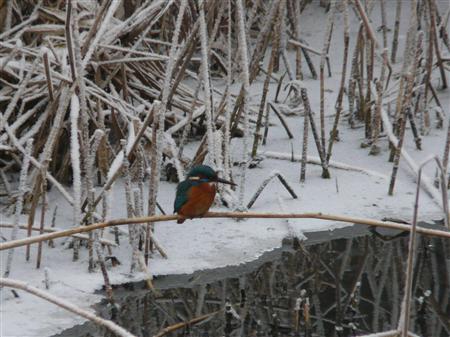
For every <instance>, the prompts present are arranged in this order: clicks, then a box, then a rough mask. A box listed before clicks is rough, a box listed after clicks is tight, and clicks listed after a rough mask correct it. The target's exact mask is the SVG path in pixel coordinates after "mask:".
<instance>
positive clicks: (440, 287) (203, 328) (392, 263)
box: [79, 236, 450, 337]
mask: <svg viewBox="0 0 450 337" xmlns="http://www.w3.org/2000/svg"><path fill="white" fill-rule="evenodd" d="M297 246H298V245H297ZM407 254H408V238H401V237H400V238H396V239H393V240H389V241H387V240H386V238H384V239H383V238H380V237H378V236H365V237H358V238H353V239H337V240H332V241H329V242H327V243H323V244H317V245H312V246H306V247H304V246H302V245H300V246H298V247H296V248H293V249H289V250H286V251H283V252H282V254H281V257H280V258H279V259H276V260H275V261H270V262H267V263H265V264H263V265H262V266H260V267H259V268H258V269H257V270H255V271H253V272H250V273H248V274H246V275H242V276H240V277H232V278H227V279H222V280H219V281H215V282H212V283H208V284H200V285H196V286H194V287H191V288H174V289H167V290H162V291H161V292H160V294H159V295H158V297H157V298H155V296H154V295H153V294H152V293H151V292H142V291H136V290H137V289H134V287H138V286H133V285H127V286H125V290H127V291H125V292H124V295H123V297H122V298H120V295H119V298H117V300H118V302H119V303H120V311H119V312H118V313H117V315H116V317H115V320H116V321H117V322H118V323H119V324H120V325H121V326H124V327H125V328H126V329H128V330H129V331H131V332H132V333H134V334H136V335H138V336H155V335H158V333H159V332H161V331H162V330H163V329H164V328H167V327H170V326H173V327H174V332H169V333H168V335H171V336H201V337H203V336H280V337H281V336H302V337H303V336H354V335H355V336H356V335H360V334H362V333H365V332H373V331H387V330H390V329H393V328H396V326H397V322H398V319H399V314H400V304H401V300H402V297H403V294H402V291H403V285H404V278H405V277H404V270H405V261H406V257H407ZM448 261H450V243H449V241H448V240H447V241H446V240H443V239H436V238H425V237H420V238H419V240H418V254H417V259H416V262H415V263H416V264H415V267H414V278H413V299H414V301H413V302H412V310H411V322H412V323H411V324H413V326H411V330H412V331H414V332H416V333H418V334H419V335H422V336H436V337H439V336H448V335H449V334H450V319H449V317H450V306H449V297H450V294H449V291H450V286H449V284H450V283H449V280H450V275H449V269H448V268H449V266H448ZM193 281H194V282H195V280H193ZM139 287H140V286H139ZM127 288H129V289H127ZM128 290H131V291H128ZM118 294H119V291H116V296H117V295H118ZM214 312H216V314H214V315H210V316H208V315H207V314H208V313H214ZM196 318H198V319H196ZM190 320H194V324H191V325H183V324H179V323H180V322H186V321H190ZM198 321H200V322H198ZM176 324H179V325H178V326H176V327H177V328H178V329H175V325H176ZM92 329H95V331H96V333H95V336H97V335H101V334H103V336H110V334H109V332H106V331H98V330H96V329H98V328H96V327H95V328H92ZM79 335H80V336H92V335H91V334H84V335H83V334H79Z"/></svg>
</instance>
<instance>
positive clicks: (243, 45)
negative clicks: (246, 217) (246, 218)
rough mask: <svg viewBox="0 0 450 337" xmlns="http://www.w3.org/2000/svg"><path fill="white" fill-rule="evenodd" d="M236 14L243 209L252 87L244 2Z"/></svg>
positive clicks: (240, 201) (238, 0) (240, 189)
mask: <svg viewBox="0 0 450 337" xmlns="http://www.w3.org/2000/svg"><path fill="white" fill-rule="evenodd" d="M236 2H237V6H236V14H237V21H238V40H239V50H240V57H241V62H242V65H241V67H242V75H243V89H244V93H243V95H244V96H243V102H242V111H243V119H244V121H243V124H244V136H243V142H244V144H243V145H244V146H243V150H242V162H241V177H240V178H241V181H240V184H239V199H238V200H239V201H238V203H239V205H238V207H243V205H244V195H245V184H246V174H247V159H248V147H249V146H248V145H249V144H248V136H249V132H250V131H249V120H248V95H249V87H250V77H249V67H248V56H247V50H248V48H247V39H246V36H245V19H244V9H243V5H242V0H237V1H236Z"/></svg>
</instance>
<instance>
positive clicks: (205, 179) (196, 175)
mask: <svg viewBox="0 0 450 337" xmlns="http://www.w3.org/2000/svg"><path fill="white" fill-rule="evenodd" d="M187 179H188V180H189V181H192V182H199V183H223V184H229V185H234V186H235V185H236V184H235V183H233V182H231V181H228V180H225V179H222V178H219V176H218V175H217V172H216V171H214V170H213V169H212V168H211V167H209V166H207V165H197V166H194V167H193V168H192V169H191V170H190V171H189V173H188V175H187Z"/></svg>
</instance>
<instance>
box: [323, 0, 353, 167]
mask: <svg viewBox="0 0 450 337" xmlns="http://www.w3.org/2000/svg"><path fill="white" fill-rule="evenodd" d="M343 7H344V9H343V15H344V58H343V61H342V75H341V84H340V88H339V94H338V98H337V102H336V116H335V118H334V123H333V128H332V130H331V134H330V139H329V141H328V149H327V152H326V154H327V155H326V156H327V157H326V162H327V163H329V162H330V158H331V152H332V150H333V144H334V142H335V140H336V138H337V135H338V125H339V119H340V116H341V112H342V101H343V98H344V89H345V76H346V74H347V59H348V45H349V41H350V35H349V24H348V3H347V0H343Z"/></svg>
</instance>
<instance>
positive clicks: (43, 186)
mask: <svg viewBox="0 0 450 337" xmlns="http://www.w3.org/2000/svg"><path fill="white" fill-rule="evenodd" d="M47 166H48V162H44V164H43V165H42V168H41V173H40V174H41V182H42V183H41V200H42V203H41V218H40V224H39V234H44V226H45V213H46V211H47V207H48V205H47V178H46V175H47ZM41 260H42V242H39V243H38V251H37V257H36V269H39V268H40V267H41Z"/></svg>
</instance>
